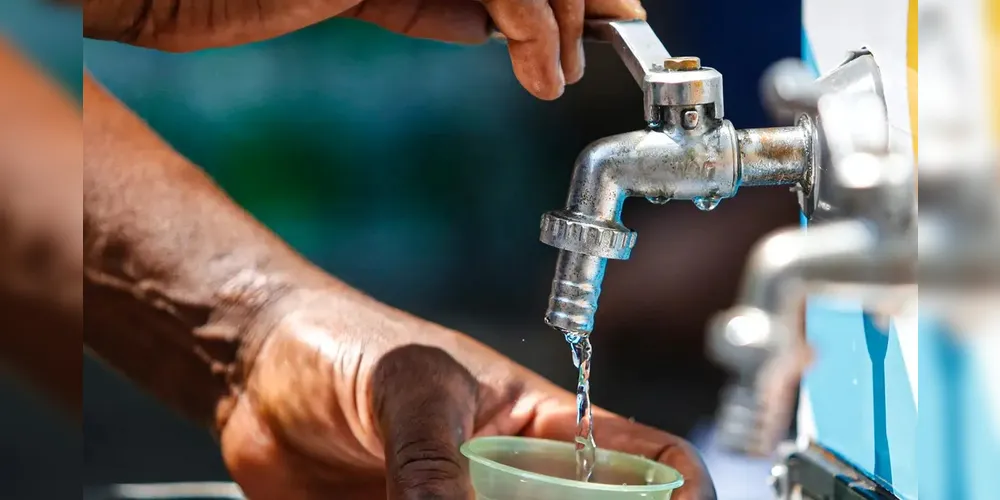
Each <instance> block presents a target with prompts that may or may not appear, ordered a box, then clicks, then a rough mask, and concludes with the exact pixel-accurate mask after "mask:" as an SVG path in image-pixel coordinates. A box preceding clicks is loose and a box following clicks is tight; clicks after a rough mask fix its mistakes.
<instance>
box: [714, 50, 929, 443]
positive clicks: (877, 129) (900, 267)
mask: <svg viewBox="0 0 1000 500" xmlns="http://www.w3.org/2000/svg"><path fill="white" fill-rule="evenodd" d="M795 64H800V63H790V62H783V63H780V64H779V65H776V66H775V67H774V68H773V69H772V71H771V72H770V73H769V75H768V78H767V79H766V81H767V82H769V83H768V84H767V85H765V89H766V90H767V91H768V92H767V94H768V95H769V97H770V99H769V100H770V101H771V103H772V104H773V105H776V106H778V107H779V108H782V109H784V110H786V111H787V110H792V111H794V112H798V113H802V114H804V115H806V116H810V117H811V120H812V121H813V123H816V124H817V126H816V133H817V136H816V141H817V144H818V145H819V146H818V147H817V150H816V153H815V154H816V158H817V160H816V165H817V167H816V168H815V169H814V171H813V172H812V174H813V176H814V178H813V183H814V189H813V191H812V193H808V194H806V195H805V196H802V197H800V202H801V204H802V209H803V212H804V213H805V214H807V216H808V217H809V218H810V221H811V222H812V223H813V224H810V226H809V228H808V230H803V229H801V228H798V227H796V228H790V229H784V230H779V231H776V232H774V233H772V234H771V235H769V236H767V237H765V238H764V239H763V240H762V241H761V242H759V243H758V244H757V245H756V247H755V249H754V250H753V251H752V252H751V256H750V258H749V262H748V266H747V271H746V274H745V275H744V278H743V285H742V287H741V290H740V293H739V297H738V299H737V306H735V307H734V308H732V309H730V310H729V311H726V312H724V313H722V314H720V315H719V316H717V317H716V318H714V319H713V321H712V323H711V325H710V334H709V351H710V353H712V354H713V355H714V356H715V358H716V359H717V360H718V361H719V362H720V363H722V364H724V365H726V366H727V367H728V368H729V369H730V370H731V371H733V372H734V375H735V380H734V382H733V383H732V384H731V385H730V387H729V388H727V390H726V391H725V392H724V394H723V401H722V407H721V413H720V439H721V440H722V441H723V443H724V444H725V445H727V446H729V447H730V448H733V449H735V450H738V451H741V452H744V453H748V454H769V453H771V452H772V451H773V449H774V447H775V446H777V444H778V442H779V441H780V440H781V439H783V438H784V436H783V432H784V431H785V430H786V428H787V425H788V423H789V421H790V415H791V410H792V407H793V406H794V396H795V393H796V390H797V380H798V377H799V376H800V375H801V371H802V370H803V369H804V367H805V361H804V360H805V358H806V357H807V356H806V355H805V352H806V349H805V344H804V339H803V334H804V332H803V329H802V326H801V317H798V316H797V314H796V313H798V312H800V311H801V309H800V306H802V305H804V301H805V299H806V296H807V294H813V293H819V294H823V295H829V296H833V297H839V298H849V299H852V300H855V301H858V300H860V301H861V303H862V305H863V307H865V308H866V309H869V310H879V309H881V308H883V306H884V305H885V303H886V302H889V303H899V302H901V301H903V300H906V299H911V298H912V297H913V296H914V294H915V291H916V290H915V286H914V284H915V282H916V255H917V238H916V235H917V231H916V221H917V219H916V174H915V168H914V163H913V160H912V159H911V158H909V157H907V156H906V155H903V154H900V153H898V152H897V150H898V149H899V148H897V147H896V145H895V144H893V141H894V139H895V138H894V137H893V136H892V135H891V134H890V130H889V127H888V120H887V116H886V108H885V101H884V97H883V96H882V90H881V84H880V81H879V75H878V69H877V66H875V64H874V60H873V59H872V56H871V55H870V54H868V53H866V52H863V51H862V52H857V53H853V54H851V56H850V57H849V59H848V61H847V62H846V63H845V64H844V65H842V66H841V67H840V68H839V69H838V70H835V71H834V72H833V73H831V74H829V75H826V76H824V77H822V78H820V79H819V80H816V81H813V80H812V78H807V77H805V76H804V75H803V71H802V69H801V68H800V67H799V68H796V66H795Z"/></svg>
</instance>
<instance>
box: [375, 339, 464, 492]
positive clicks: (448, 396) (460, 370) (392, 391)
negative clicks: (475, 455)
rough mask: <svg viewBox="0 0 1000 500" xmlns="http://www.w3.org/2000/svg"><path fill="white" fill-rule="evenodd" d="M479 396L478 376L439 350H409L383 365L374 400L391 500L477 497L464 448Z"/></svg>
mask: <svg viewBox="0 0 1000 500" xmlns="http://www.w3.org/2000/svg"><path fill="white" fill-rule="evenodd" d="M477 391H478V388H477V382H476V380H475V379H474V378H473V377H472V375H471V374H470V373H469V372H468V371H467V370H466V369H465V368H464V367H463V366H462V365H461V364H459V363H458V362H457V361H455V359H454V358H452V357H451V356H450V355H448V353H446V352H445V351H443V350H441V349H438V348H434V347H428V346H421V345H407V346H403V347H399V348H397V349H394V350H392V351H390V352H389V353H387V354H385V355H384V356H383V357H382V358H381V359H380V360H379V362H378V364H377V365H376V367H375V371H374V373H373V377H372V401H373V410H374V415H375V417H376V418H377V419H378V422H379V427H380V429H381V432H382V438H383V443H384V445H385V462H386V489H387V490H388V493H389V500H409V499H418V498H435V499H442V500H468V499H471V498H472V486H471V485H470V483H469V479H468V470H467V464H466V461H465V460H464V459H463V458H462V457H461V454H460V453H459V451H458V448H459V446H460V445H461V444H462V442H463V441H465V438H466V436H470V435H471V434H472V426H473V418H474V416H475V402H476V393H477Z"/></svg>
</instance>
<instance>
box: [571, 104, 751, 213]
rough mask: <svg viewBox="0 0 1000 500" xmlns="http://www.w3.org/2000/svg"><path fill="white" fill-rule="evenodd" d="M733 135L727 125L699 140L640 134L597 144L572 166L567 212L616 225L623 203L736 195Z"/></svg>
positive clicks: (697, 137) (661, 133)
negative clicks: (636, 199)
mask: <svg viewBox="0 0 1000 500" xmlns="http://www.w3.org/2000/svg"><path fill="white" fill-rule="evenodd" d="M736 165H737V140H736V133H735V130H734V129H733V127H732V124H730V123H729V122H728V121H724V122H723V123H722V125H721V126H719V127H718V128H716V129H715V130H711V131H708V132H707V133H705V134H702V135H688V134H677V133H675V134H670V133H667V132H664V131H662V130H655V129H652V130H640V131H636V132H628V133H625V134H619V135H615V136H611V137H606V138H604V139H600V140H598V141H596V142H594V143H592V144H591V145H590V146H588V147H587V148H586V149H584V151H583V152H582V153H581V154H580V156H579V157H578V159H577V161H576V168H575V169H574V173H573V179H572V181H571V183H570V188H569V195H568V197H567V200H566V209H567V210H568V211H570V212H575V213H578V214H581V215H585V216H587V217H591V218H594V219H599V220H603V221H609V222H610V221H614V222H618V221H620V220H621V207H622V203H623V202H624V201H625V198H626V197H629V196H644V197H647V198H653V199H662V200H664V201H666V200H678V199H680V200H693V199H696V198H700V197H718V198H729V197H731V196H733V195H734V194H736V189H737V187H738V184H739V175H738V172H737V167H736Z"/></svg>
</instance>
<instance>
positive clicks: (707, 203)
mask: <svg viewBox="0 0 1000 500" xmlns="http://www.w3.org/2000/svg"><path fill="white" fill-rule="evenodd" d="M721 202H722V198H718V197H715V196H704V197H701V196H699V197H698V198H695V199H694V206H696V207H698V210H701V211H702V212H708V211H709V210H714V209H715V207H717V206H719V203H721Z"/></svg>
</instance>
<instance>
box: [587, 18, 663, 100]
mask: <svg viewBox="0 0 1000 500" xmlns="http://www.w3.org/2000/svg"><path fill="white" fill-rule="evenodd" d="M584 35H585V36H587V37H588V38H591V39H595V40H600V41H602V42H609V43H611V46H612V47H613V48H614V49H615V53H616V54H618V57H620V58H621V59H622V62H624V63H625V67H626V68H628V71H629V73H631V74H632V78H634V79H635V83H637V84H638V85H639V86H640V87H643V86H644V85H645V82H646V79H647V77H648V76H649V75H650V74H651V73H653V72H656V71H663V68H664V62H665V61H666V60H667V59H670V52H667V49H666V47H664V46H663V42H661V41H660V39H659V37H657V36H656V33H654V32H653V29H652V28H651V27H650V26H649V24H648V23H646V22H645V21H638V20H636V21H608V20H600V19H595V20H588V21H586V22H585V23H584Z"/></svg>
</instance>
